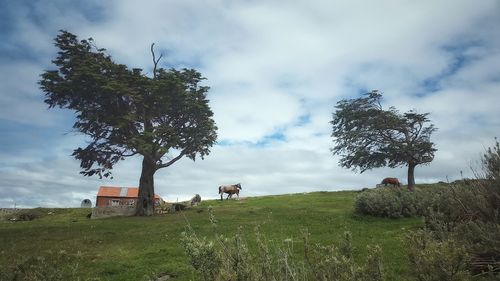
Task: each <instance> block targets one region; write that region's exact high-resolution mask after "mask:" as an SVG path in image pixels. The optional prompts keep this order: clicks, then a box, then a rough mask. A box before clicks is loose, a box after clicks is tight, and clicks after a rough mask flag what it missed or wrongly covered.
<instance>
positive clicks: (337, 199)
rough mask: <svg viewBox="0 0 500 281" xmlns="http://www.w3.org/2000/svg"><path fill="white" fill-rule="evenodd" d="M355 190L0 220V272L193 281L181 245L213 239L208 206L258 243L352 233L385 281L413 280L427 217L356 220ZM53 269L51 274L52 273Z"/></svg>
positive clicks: (324, 239) (223, 226)
mask: <svg viewBox="0 0 500 281" xmlns="http://www.w3.org/2000/svg"><path fill="white" fill-rule="evenodd" d="M356 194H357V193H356V192H350V191H342V192H314V193H307V194H292V195H280V196H265V197H254V198H247V199H244V200H239V201H236V200H232V201H231V200H230V201H223V202H221V201H204V202H203V203H202V204H201V205H199V206H197V207H194V208H192V209H189V210H186V211H183V212H178V213H175V214H165V215H160V216H155V217H149V218H142V217H140V218H137V217H117V218H107V219H100V220H90V219H88V218H87V217H86V215H87V214H88V213H90V209H34V210H31V211H32V212H34V213H36V215H37V216H38V218H37V219H34V220H33V221H21V222H10V221H6V220H1V221H0V271H3V272H10V273H12V272H13V271H14V270H18V271H19V270H30V269H29V267H31V270H32V269H33V268H39V270H41V271H43V270H46V271H49V272H48V273H47V274H55V275H57V274H59V273H58V272H52V271H56V269H57V270H58V271H64V272H66V274H69V273H68V272H70V273H71V276H77V277H79V278H80V280H88V279H90V280H152V279H153V280H154V277H156V276H161V275H164V274H168V275H170V276H171V277H172V278H171V279H169V280H192V279H193V276H194V272H193V270H192V268H191V267H190V265H189V264H188V262H187V257H186V255H185V254H184V250H183V248H182V246H181V243H180V237H181V235H180V233H181V232H182V231H184V229H185V226H186V225H187V224H188V223H189V224H190V225H191V226H192V227H193V229H194V230H195V231H196V232H197V234H198V235H200V236H206V237H208V238H212V237H214V231H213V228H212V226H211V225H210V222H209V212H208V207H209V206H211V207H212V210H213V213H214V215H215V217H216V219H217V220H218V230H217V231H218V232H219V233H223V234H224V235H226V236H229V235H232V234H234V233H235V232H236V231H237V228H238V227H242V229H243V233H244V235H245V239H247V240H248V241H249V245H250V246H251V245H252V243H251V241H253V240H254V238H255V237H254V236H255V232H254V228H255V226H257V225H259V226H260V232H261V233H263V234H264V235H265V236H266V237H267V238H269V239H271V240H272V241H273V243H276V244H277V245H279V244H280V243H284V242H283V241H284V240H285V239H287V241H290V239H291V240H292V241H293V244H294V245H295V246H294V249H296V251H299V252H300V251H301V245H302V236H301V230H303V229H305V228H307V230H308V231H309V232H310V233H311V242H318V243H325V244H326V243H331V242H333V241H337V240H338V239H339V237H340V236H341V235H342V234H343V233H344V232H345V231H350V232H351V233H352V237H353V244H354V246H355V255H357V256H359V257H363V256H364V255H365V254H366V252H365V251H366V245H369V244H378V245H380V246H381V247H382V250H383V260H384V270H385V272H386V275H387V280H405V279H407V278H406V276H407V274H408V268H407V267H408V265H407V257H406V254H405V251H404V248H405V246H404V241H403V238H404V236H405V235H406V233H408V232H409V231H412V230H415V229H417V228H419V227H421V226H422V224H423V221H422V219H415V218H409V219H397V220H395V219H382V218H372V217H358V216H355V215H354V214H353V206H354V200H355V198H356ZM51 267H52V268H56V269H50V268H51Z"/></svg>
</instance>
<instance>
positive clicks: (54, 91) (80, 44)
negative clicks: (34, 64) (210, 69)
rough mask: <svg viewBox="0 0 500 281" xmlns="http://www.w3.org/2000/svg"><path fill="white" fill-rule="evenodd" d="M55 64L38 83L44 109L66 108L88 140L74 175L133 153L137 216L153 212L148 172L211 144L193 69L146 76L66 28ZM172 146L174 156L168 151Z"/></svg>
mask: <svg viewBox="0 0 500 281" xmlns="http://www.w3.org/2000/svg"><path fill="white" fill-rule="evenodd" d="M55 41H56V43H55V45H56V47H57V48H59V52H58V56H57V58H56V59H55V60H53V61H52V62H53V63H54V64H55V65H56V66H57V70H49V71H45V72H44V73H43V74H42V75H41V76H42V79H41V81H40V86H41V89H42V90H43V91H44V92H45V97H46V99H45V102H46V103H47V104H48V105H49V108H53V107H56V106H57V107H60V108H67V109H70V110H74V111H75V112H76V122H75V124H74V125H73V128H74V129H75V130H76V131H77V132H80V133H83V134H85V135H88V136H89V137H90V139H91V141H90V142H89V144H88V145H87V146H86V147H85V148H77V149H75V150H74V152H73V156H74V157H75V158H76V159H78V160H80V161H81V164H80V166H81V168H82V171H81V172H80V173H81V174H83V175H85V176H92V175H98V176H99V177H101V178H102V177H103V176H104V177H109V176H110V175H111V172H110V170H111V169H112V168H113V165H114V164H116V163H117V162H119V161H120V160H123V159H124V158H125V157H129V156H133V155H141V156H142V158H143V160H142V172H141V177H140V180H139V200H138V201H137V209H136V214H137V215H146V216H150V215H152V214H153V213H154V174H155V172H156V171H157V170H158V169H161V168H165V167H168V166H170V165H172V164H173V163H174V162H176V161H178V160H179V159H181V158H182V157H183V156H186V157H188V158H190V159H192V160H193V161H194V160H195V159H196V157H197V156H200V157H201V158H202V159H203V157H204V156H205V155H207V154H208V153H209V152H210V147H211V146H212V145H213V144H214V143H215V141H216V138H217V134H216V130H217V127H216V126H215V122H214V120H213V119H212V116H213V113H212V111H211V109H210V107H209V105H208V100H207V98H206V93H207V91H208V89H209V88H208V87H206V86H200V85H199V83H200V82H201V81H202V80H204V79H205V78H203V77H202V76H201V74H200V73H199V72H197V71H196V70H194V69H182V70H176V69H173V68H172V69H169V70H165V69H163V68H158V62H159V61H160V59H161V57H162V56H160V57H158V58H156V57H155V53H154V50H153V45H151V53H152V56H153V72H152V77H148V76H146V75H144V74H142V70H141V69H137V68H134V69H132V70H130V69H128V68H127V67H126V66H125V65H123V64H117V63H115V62H114V61H113V60H112V59H111V57H110V56H109V55H106V54H105V50H104V49H98V48H96V47H95V44H94V42H93V40H92V39H88V40H81V41H79V40H78V39H77V37H76V36H75V35H73V34H71V33H69V32H67V31H61V32H60V34H59V35H58V36H57V37H56V38H55ZM170 153H175V157H172V156H169V155H170Z"/></svg>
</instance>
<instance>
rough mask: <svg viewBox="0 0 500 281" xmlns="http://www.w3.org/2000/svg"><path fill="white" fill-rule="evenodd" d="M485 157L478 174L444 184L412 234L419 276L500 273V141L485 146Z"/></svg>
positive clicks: (452, 277)
mask: <svg viewBox="0 0 500 281" xmlns="http://www.w3.org/2000/svg"><path fill="white" fill-rule="evenodd" d="M481 163H482V169H483V170H482V171H481V172H480V173H476V175H477V176H478V179H475V180H471V179H466V180H462V181H457V182H454V183H452V184H451V185H450V188H447V189H444V190H443V193H442V194H441V195H440V196H437V197H436V200H437V201H436V202H435V204H433V205H431V206H429V211H427V212H425V221H426V230H424V231H422V232H420V233H418V234H415V235H413V236H411V237H410V238H409V240H408V242H409V248H410V249H411V253H410V261H411V262H412V264H413V266H414V268H415V270H416V274H417V273H418V276H421V277H419V279H418V280H462V279H457V278H459V277H457V276H461V278H464V280H466V278H468V276H469V275H470V274H469V273H467V271H470V272H472V274H474V275H477V276H486V275H489V276H491V277H492V278H498V277H499V273H500V262H499V261H500V145H499V143H498V141H497V142H496V145H495V146H494V147H493V148H488V149H487V150H486V152H485V154H484V155H483V157H482V158H481ZM439 252H440V253H439ZM461 257H463V259H462V258H461ZM465 257H467V259H465ZM464 264H466V266H465V265H464Z"/></svg>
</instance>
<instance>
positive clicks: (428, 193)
mask: <svg viewBox="0 0 500 281" xmlns="http://www.w3.org/2000/svg"><path fill="white" fill-rule="evenodd" d="M444 193H445V187H436V188H426V189H419V188H416V189H415V190H414V191H408V190H406V189H391V188H377V189H374V190H370V191H367V192H363V193H361V194H359V195H358V196H357V198H356V202H355V211H356V213H357V214H360V215H370V216H376V217H387V218H401V217H414V216H424V215H425V214H426V213H427V212H428V211H429V209H438V208H439V204H440V199H439V198H440V197H442V196H444Z"/></svg>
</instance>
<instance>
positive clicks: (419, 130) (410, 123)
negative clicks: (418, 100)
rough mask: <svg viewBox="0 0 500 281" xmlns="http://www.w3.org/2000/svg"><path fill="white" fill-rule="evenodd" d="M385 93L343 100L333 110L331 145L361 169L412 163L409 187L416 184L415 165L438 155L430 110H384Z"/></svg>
mask: <svg viewBox="0 0 500 281" xmlns="http://www.w3.org/2000/svg"><path fill="white" fill-rule="evenodd" d="M381 100H382V94H381V93H380V92H379V91H376V90H375V91H372V92H370V93H367V94H365V95H363V96H362V97H360V98H357V99H348V100H341V101H339V102H338V103H337V105H336V107H335V108H336V111H335V112H334V113H333V120H332V121H331V124H332V125H333V132H332V137H333V141H334V143H335V146H334V147H333V148H332V149H331V150H332V152H333V153H334V154H337V155H340V156H341V158H340V162H339V164H340V166H342V167H344V168H351V169H353V170H354V171H357V170H359V171H360V172H361V173H363V172H364V171H366V170H369V169H372V168H378V167H385V166H388V167H391V168H395V167H398V166H407V167H408V188H409V189H410V190H413V187H414V185H415V167H416V166H417V165H420V164H427V163H430V162H431V161H432V160H433V159H434V152H435V151H436V149H435V148H434V143H432V142H431V141H430V137H431V134H432V133H433V132H434V131H435V130H436V128H435V127H434V125H433V124H429V123H430V120H429V118H428V116H429V113H423V114H419V113H416V112H415V111H414V110H411V111H409V112H406V113H400V112H399V111H398V110H396V108H394V107H390V108H389V109H387V110H384V109H383V108H382V105H381Z"/></svg>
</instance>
